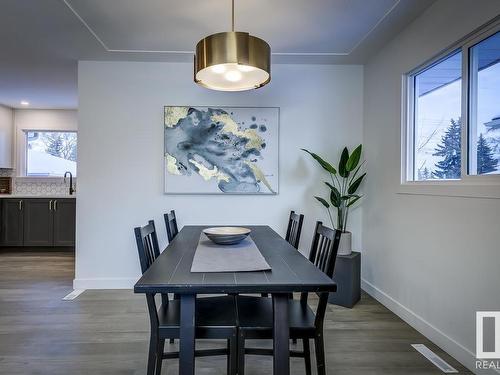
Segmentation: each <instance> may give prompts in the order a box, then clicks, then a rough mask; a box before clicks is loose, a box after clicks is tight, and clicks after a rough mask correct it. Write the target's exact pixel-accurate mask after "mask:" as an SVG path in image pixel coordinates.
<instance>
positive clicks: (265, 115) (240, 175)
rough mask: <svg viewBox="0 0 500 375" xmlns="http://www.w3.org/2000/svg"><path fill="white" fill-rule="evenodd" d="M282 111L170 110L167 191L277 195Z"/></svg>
mask: <svg viewBox="0 0 500 375" xmlns="http://www.w3.org/2000/svg"><path fill="white" fill-rule="evenodd" d="M278 127H279V108H272V107H259V108H253V107H181V106H166V107H165V112H164V128H165V136H164V138H165V150H164V156H165V192H166V193H171V194H277V192H278V134H279V129H278Z"/></svg>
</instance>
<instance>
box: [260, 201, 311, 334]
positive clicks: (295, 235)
mask: <svg viewBox="0 0 500 375" xmlns="http://www.w3.org/2000/svg"><path fill="white" fill-rule="evenodd" d="M303 222H304V215H302V214H300V215H299V214H296V213H295V211H290V217H289V218H288V226H287V229H286V235H285V240H286V241H287V242H288V243H289V244H290V245H292V246H293V247H295V248H296V249H297V250H298V249H299V242H300V233H301V232H302V223H303ZM261 297H269V294H268V293H261ZM290 298H293V294H290ZM293 343H294V344H295V343H296V340H293Z"/></svg>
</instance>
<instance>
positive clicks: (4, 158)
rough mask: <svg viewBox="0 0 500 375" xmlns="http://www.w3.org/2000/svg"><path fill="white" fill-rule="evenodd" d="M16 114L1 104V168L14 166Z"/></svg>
mask: <svg viewBox="0 0 500 375" xmlns="http://www.w3.org/2000/svg"><path fill="white" fill-rule="evenodd" d="M13 142H14V115H13V112H12V109H10V108H7V107H4V106H2V105H0V168H14V165H13V164H14V158H13V157H12V150H13Z"/></svg>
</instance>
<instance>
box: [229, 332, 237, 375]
mask: <svg viewBox="0 0 500 375" xmlns="http://www.w3.org/2000/svg"><path fill="white" fill-rule="evenodd" d="M237 373H238V337H237V336H236V335H234V336H233V337H232V338H230V339H228V340H227V375H236V374H237Z"/></svg>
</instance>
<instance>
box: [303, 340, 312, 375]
mask: <svg viewBox="0 0 500 375" xmlns="http://www.w3.org/2000/svg"><path fill="white" fill-rule="evenodd" d="M302 346H303V349H304V362H305V365H306V375H311V347H310V346H309V339H302Z"/></svg>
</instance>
